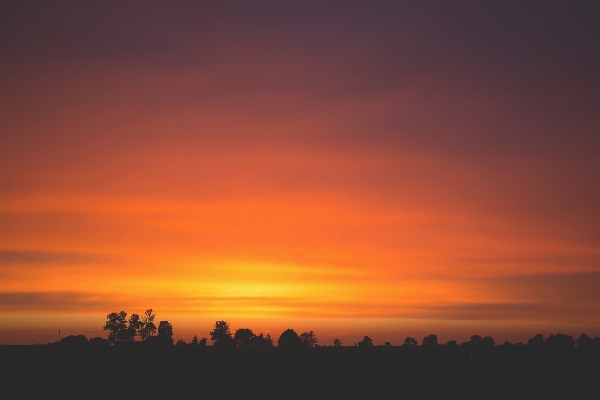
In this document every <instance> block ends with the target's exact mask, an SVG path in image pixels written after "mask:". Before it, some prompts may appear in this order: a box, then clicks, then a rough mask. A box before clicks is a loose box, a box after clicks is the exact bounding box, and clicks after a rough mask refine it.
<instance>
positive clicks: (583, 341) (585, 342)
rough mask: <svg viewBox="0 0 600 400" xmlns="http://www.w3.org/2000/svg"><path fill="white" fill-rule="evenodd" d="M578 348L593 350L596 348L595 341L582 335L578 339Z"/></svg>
mask: <svg viewBox="0 0 600 400" xmlns="http://www.w3.org/2000/svg"><path fill="white" fill-rule="evenodd" d="M577 347H584V348H591V347H594V339H592V338H591V337H589V336H588V335H586V334H585V333H582V334H581V335H579V337H578V338H577Z"/></svg>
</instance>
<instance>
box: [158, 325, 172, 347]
mask: <svg viewBox="0 0 600 400" xmlns="http://www.w3.org/2000/svg"><path fill="white" fill-rule="evenodd" d="M156 336H157V337H158V341H159V343H160V344H167V345H171V344H173V325H171V324H170V323H169V321H160V323H159V324H158V335H156Z"/></svg>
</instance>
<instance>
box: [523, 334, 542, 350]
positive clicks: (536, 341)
mask: <svg viewBox="0 0 600 400" xmlns="http://www.w3.org/2000/svg"><path fill="white" fill-rule="evenodd" d="M527 345H528V346H531V347H537V348H539V347H544V335H542V334H541V333H538V334H537V335H535V336H534V337H532V338H530V339H529V340H528V341H527Z"/></svg>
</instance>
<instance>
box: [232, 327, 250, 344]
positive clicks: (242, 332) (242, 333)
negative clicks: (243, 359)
mask: <svg viewBox="0 0 600 400" xmlns="http://www.w3.org/2000/svg"><path fill="white" fill-rule="evenodd" d="M254 337H255V335H254V332H252V329H248V328H240V329H238V330H237V331H235V334H234V335H233V341H234V342H235V345H236V346H237V347H251V346H252V345H253V344H254Z"/></svg>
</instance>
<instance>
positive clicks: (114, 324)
mask: <svg viewBox="0 0 600 400" xmlns="http://www.w3.org/2000/svg"><path fill="white" fill-rule="evenodd" d="M102 329H103V330H105V331H108V340H109V341H110V342H111V343H114V342H116V341H120V340H123V337H124V335H123V334H122V333H121V331H124V330H125V329H127V313H126V312H125V311H119V312H113V313H110V314H108V315H107V316H106V324H104V328H102Z"/></svg>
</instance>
